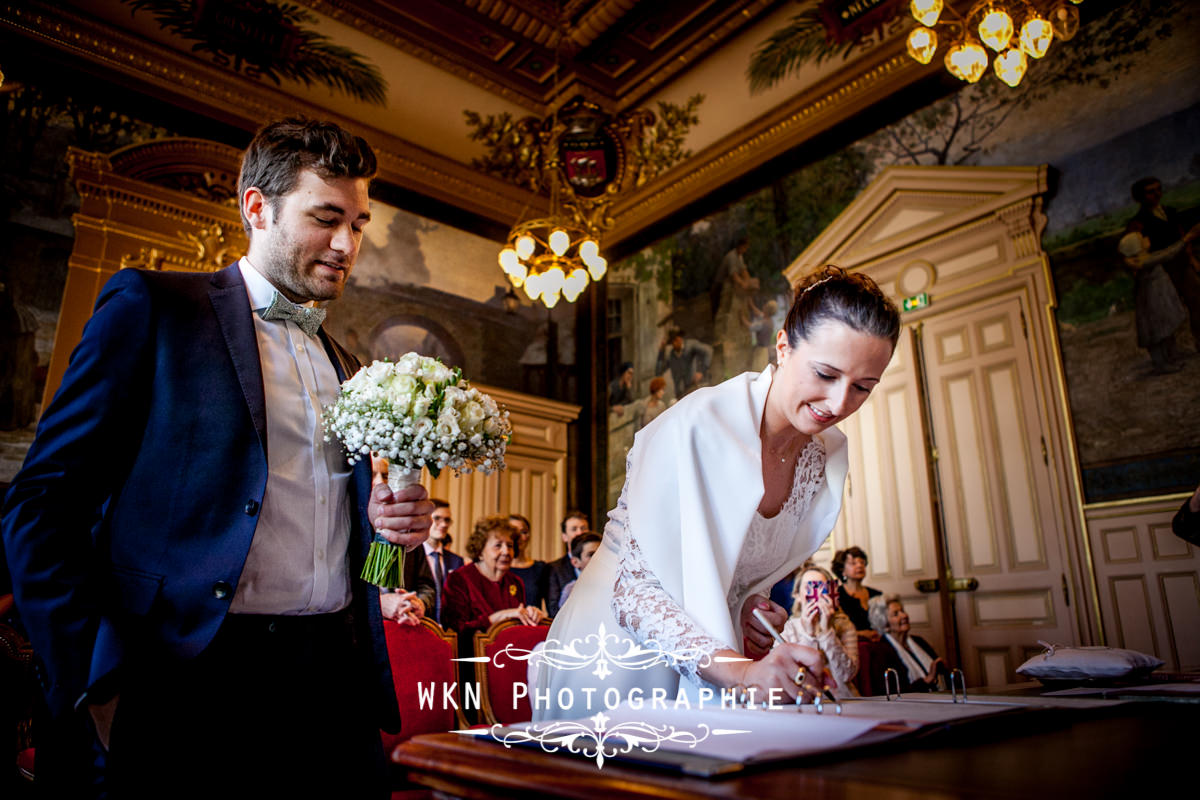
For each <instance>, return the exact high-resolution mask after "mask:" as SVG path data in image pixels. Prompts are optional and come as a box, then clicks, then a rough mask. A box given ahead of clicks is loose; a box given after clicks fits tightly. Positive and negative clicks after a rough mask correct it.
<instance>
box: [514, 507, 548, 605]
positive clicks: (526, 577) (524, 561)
mask: <svg viewBox="0 0 1200 800" xmlns="http://www.w3.org/2000/svg"><path fill="white" fill-rule="evenodd" d="M508 524H509V525H511V526H512V529H513V531H515V532H516V538H515V539H514V540H513V544H514V545H516V551H517V552H516V555H514V556H513V563H512V573H513V574H514V575H516V576H517V577H518V578H520V579H521V583H523V584H525V605H527V606H534V607H536V608H541V606H542V601H543V600H544V599H545V597H546V582H547V579H548V578H549V571H548V570H547V568H546V562H545V561H534V560H533V559H532V558H530V557H529V539H530V538H531V533H530V532H531V531H532V530H533V526H532V525H530V524H529V520H528V519H526V518H525V517H523V516H521V515H520V514H509V515H508Z"/></svg>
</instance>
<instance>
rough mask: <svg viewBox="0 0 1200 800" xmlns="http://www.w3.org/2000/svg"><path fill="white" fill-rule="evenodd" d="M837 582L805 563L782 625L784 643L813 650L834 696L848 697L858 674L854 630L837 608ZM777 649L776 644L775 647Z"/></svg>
mask: <svg viewBox="0 0 1200 800" xmlns="http://www.w3.org/2000/svg"><path fill="white" fill-rule="evenodd" d="M836 587H837V581H836V580H835V579H834V577H833V575H832V574H830V573H829V572H827V571H826V570H824V569H822V568H821V567H818V566H817V565H816V564H813V563H812V562H811V561H809V562H806V563H805V565H804V567H803V569H801V571H800V574H799V575H798V576H797V577H796V583H795V586H794V588H793V589H792V596H793V597H794V598H795V602H794V603H793V604H792V616H791V617H790V618H789V619H788V621H787V622H786V623H784V626H783V631H782V634H781V635H782V636H783V639H784V641H787V642H793V643H795V644H803V645H807V646H808V647H813V648H816V649H817V650H820V651H821V654H822V655H824V656H825V663H826V664H827V665H828V669H829V672H830V674H831V675H833V678H834V680H836V681H837V684H838V685H837V688H835V689H834V690H833V692H834V694H835V695H836V696H838V697H850V696H852V695H853V694H854V693H853V691H852V690H851V681H853V680H854V676H855V674H857V672H858V631H856V630H855V629H854V623H853V622H851V621H850V618H849V617H847V616H846V615H845V614H844V613H843V612H842V610H841V609H839V608H838V605H837V589H836ZM777 646H778V645H777Z"/></svg>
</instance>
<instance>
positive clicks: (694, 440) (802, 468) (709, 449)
mask: <svg viewBox="0 0 1200 800" xmlns="http://www.w3.org/2000/svg"><path fill="white" fill-rule="evenodd" d="M899 333H900V316H899V312H898V311H897V310H896V307H895V305H894V304H893V303H892V302H891V301H890V300H888V299H887V298H886V296H885V295H884V294H883V293H882V292H881V291H880V290H879V287H878V286H876V285H875V283H874V281H872V280H871V279H870V278H868V277H866V276H865V275H861V274H850V273H847V272H845V271H844V270H841V269H839V268H837V267H825V268H823V269H820V270H818V271H816V272H814V273H812V274H810V275H808V276H807V277H806V278H804V279H803V280H802V281H801V282H800V283H799V284H798V285H797V287H796V294H795V298H794V300H793V303H792V308H791V310H790V311H789V313H788V316H787V320H786V322H785V323H784V328H783V330H781V331H779V333H778V335H777V341H776V345H775V348H776V354H777V356H778V358H777V361H778V364H779V366H778V367H777V368H776V367H773V366H769V367H767V369H766V370H764V371H763V372H762V373H761V374H754V373H745V374H743V375H740V376H738V377H735V378H732V379H730V380H727V381H725V382H724V383H722V384H720V385H719V386H715V387H712V388H709V389H701V390H698V391H696V392H693V393H692V394H690V395H688V396H687V397H685V398H684V399H683V400H681V401H680V402H679V403H678V404H676V405H675V406H674V407H672V408H671V409H669V410H668V411H667V412H665V413H664V414H662V415H661V416H660V417H658V418H657V419H655V420H654V421H653V422H652V423H650V424H649V425H648V426H646V427H645V428H643V429H642V430H641V431H639V432H638V434H637V437H636V438H635V440H634V445H633V448H632V449H631V450H630V453H629V458H628V460H627V464H626V475H625V486H624V488H623V489H622V491H621V498H620V500H619V501H618V503H617V507H616V508H615V509H613V510H612V511H611V512H609V520H608V524H607V525H606V526H605V529H604V541H603V544H602V545H601V547H600V550H598V551H597V552H596V554H595V555H594V556H593V557H592V560H591V563H590V564H589V566H588V569H587V570H586V571H585V572H584V573H583V574H582V575H581V576H580V578H579V581H578V582H577V584H576V586H575V589H574V591H573V592H572V594H571V598H570V601H569V602H568V603H567V604H566V605H565V606H564V607H563V608H562V610H561V611H560V612H559V615H558V616H557V617H556V618H555V620H554V624H553V626H552V627H551V629H550V632H549V635H548V637H547V641H546V646H545V649H544V650H543V651H542V652H543V655H542V657H541V659H542V663H541V664H540V665H539V667H538V669H536V671H535V672H536V675H537V678H536V681H535V684H534V685H533V686H531V687H530V699H531V701H532V704H533V708H534V719H535V720H544V719H557V718H580V717H585V716H590V715H593V714H595V713H597V712H599V711H603V710H605V709H606V708H610V707H612V705H615V702H614V701H624V700H630V699H644V701H645V702H647V703H650V702H651V701H652V700H653V699H654V698H655V696H656V695H657V696H660V697H665V698H668V699H669V700H668V702H669V704H673V703H675V701H676V698H677V695H678V694H680V693H684V694H686V695H687V696H688V697H690V698H692V702H693V704H694V703H695V702H704V701H705V700H707V699H708V698H712V697H715V699H714V700H711V701H710V702H711V703H712V705H713V706H715V705H716V704H718V703H719V702H720V692H721V690H723V689H731V688H734V687H745V688H750V687H754V688H755V689H756V690H757V691H758V696H759V698H760V699H765V698H766V697H767V696H768V695H767V692H768V690H772V689H774V690H777V691H778V692H779V693H780V694H778V695H776V696H779V697H782V698H785V699H786V700H788V701H791V700H793V699H795V698H796V696H797V694H800V695H802V697H801V699H804V697H811V696H812V694H811V692H806V691H805V690H804V689H803V687H801V686H798V685H797V682H796V678H797V676H798V671H799V669H800V668H804V669H805V670H807V671H808V675H809V676H810V677H809V678H808V679H807V683H809V684H810V685H811V684H813V683H816V685H817V686H818V687H820V685H821V683H820V682H821V678H820V677H819V676H821V675H822V674H823V671H824V659H823V657H822V655H821V653H820V652H819V651H817V650H815V649H813V648H810V647H805V646H803V645H799V644H788V645H786V646H779V647H776V648H774V649H771V645H772V643H773V640H772V638H771V637H770V635H769V634H768V633H767V632H766V631H765V630H764V629H763V628H762V626H761V625H760V624H759V623H758V621H757V620H755V619H754V618H753V616H752V612H753V610H754V609H755V608H759V609H761V610H762V612H763V613H764V614H765V616H766V617H767V618H768V620H770V621H771V623H772V624H773V625H774V626H775V628H776V629H777V630H778V629H781V628H782V627H783V625H784V623H785V622H786V620H787V618H788V612H787V611H786V610H785V609H783V608H781V607H780V606H778V605H776V604H774V603H771V602H770V601H769V600H768V599H767V598H766V596H765V595H764V592H766V591H769V590H770V587H771V586H772V585H773V584H774V583H775V582H777V581H778V580H780V579H781V578H783V577H784V576H785V575H787V574H788V573H789V572H791V571H792V570H793V569H795V568H796V566H798V565H799V564H801V563H803V562H804V560H805V559H807V558H808V557H809V556H810V555H812V553H813V552H814V551H815V550H816V549H817V548H818V547H819V546H820V545H821V543H822V542H823V541H824V540H825V538H826V537H827V536H828V535H829V532H830V531H831V530H832V529H833V526H834V523H835V522H836V521H837V516H838V514H839V512H840V511H841V498H842V489H843V486H844V484H845V479H846V465H847V458H846V437H845V436H843V435H842V433H841V432H840V431H838V430H837V429H836V428H835V427H834V425H835V424H836V423H838V422H840V421H841V420H844V419H846V418H847V417H848V416H850V415H851V414H853V413H854V412H855V411H856V410H858V408H859V407H860V406H861V405H862V404H863V402H865V401H866V399H867V397H868V396H869V395H870V393H871V390H872V389H873V388H874V387H875V386H876V385H877V384H878V382H879V379H880V377H881V376H882V374H883V371H884V369H885V368H886V367H887V365H888V362H889V361H890V360H891V357H892V352H893V350H894V349H895V344H896V341H897V339H898V338H899ZM764 654H765V655H764ZM744 656H751V657H759V656H761V658H760V659H759V660H748V659H746V658H745V657H744ZM706 693H707V694H706ZM668 707H669V706H668Z"/></svg>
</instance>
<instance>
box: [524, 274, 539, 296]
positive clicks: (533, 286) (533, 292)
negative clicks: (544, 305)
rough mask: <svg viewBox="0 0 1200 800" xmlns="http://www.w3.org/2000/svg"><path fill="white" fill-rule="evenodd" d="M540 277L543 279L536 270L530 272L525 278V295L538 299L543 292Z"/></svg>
mask: <svg viewBox="0 0 1200 800" xmlns="http://www.w3.org/2000/svg"><path fill="white" fill-rule="evenodd" d="M540 279H541V276H540V275H538V274H537V273H536V272H534V273H532V274H530V276H529V277H528V278H526V279H525V295H526V296H527V297H528V298H529V299H530V300H537V299H538V295H540V294H541V293H542V287H541V280H540Z"/></svg>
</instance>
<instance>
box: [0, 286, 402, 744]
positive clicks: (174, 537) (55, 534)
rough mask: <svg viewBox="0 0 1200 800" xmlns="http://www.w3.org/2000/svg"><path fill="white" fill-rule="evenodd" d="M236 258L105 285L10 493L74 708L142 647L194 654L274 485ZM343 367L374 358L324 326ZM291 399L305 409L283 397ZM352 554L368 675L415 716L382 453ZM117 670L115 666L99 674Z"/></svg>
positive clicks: (47, 640) (358, 514)
mask: <svg viewBox="0 0 1200 800" xmlns="http://www.w3.org/2000/svg"><path fill="white" fill-rule="evenodd" d="M252 313H253V312H252V311H251V310H250V306H249V301H248V300H247V295H246V290H245V286H244V285H243V283H242V276H241V273H240V272H239V270H238V267H237V265H236V264H234V265H232V266H230V267H227V268H226V269H223V270H221V271H220V272H217V273H215V274H206V273H199V274H198V273H173V272H145V271H140V270H122V271H120V272H118V273H117V274H115V275H114V276H113V277H112V278H111V279H110V280H109V281H108V283H107V285H106V286H105V287H104V289H103V291H102V292H101V293H100V297H99V299H98V300H97V302H96V308H95V311H94V313H93V315H92V317H91V319H90V320H89V321H88V323H87V326H86V327H85V328H84V332H83V338H82V340H81V341H80V343H79V346H78V347H76V349H75V351H74V353H73V354H72V355H71V362H70V365H69V366H68V368H67V371H66V374H65V375H64V376H63V381H62V385H61V386H60V387H59V390H58V392H57V393H56V395H55V397H54V400H53V401H52V402H51V403H50V405H49V406H48V408H47V409H46V411H45V413H44V414H43V415H42V418H41V421H40V423H39V424H38V430H37V436H36V439H35V441H34V443H33V446H32V447H31V448H30V450H29V453H28V455H27V457H26V459H25V464H24V466H23V467H22V469H21V471H20V473H18V475H17V476H16V477H15V478H14V479H13V485H12V487H11V488H10V490H9V493H8V496H7V499H6V502H5V509H4V519H3V533H4V544H5V547H6V550H7V554H8V558H9V566H10V569H11V572H12V578H13V584H14V586H13V588H14V595H15V599H16V602H17V608H18V611H19V612H20V614H21V618H22V620H23V622H24V624H25V626H26V628H27V629H28V631H29V634H30V639H31V640H32V644H33V646H34V650H35V651H36V652H37V653H38V654H39V655H40V657H41V659H42V660H43V662H44V665H45V688H46V692H47V699H48V700H49V702H50V704H51V709H52V711H54V712H55V713H56V714H61V713H65V712H67V711H69V710H70V709H71V708H72V707H73V706H74V705H75V704H77V703H78V701H79V700H80V698H81V697H84V696H85V693H88V694H87V697H88V699H89V700H92V701H102V700H104V699H106V698H107V696H109V695H111V693H112V692H114V691H118V690H119V688H120V686H119V682H120V667H121V665H122V664H123V663H125V662H127V661H128V660H129V659H130V658H132V657H138V658H184V659H186V658H190V657H193V656H195V655H197V654H198V653H200V651H202V650H203V649H204V648H205V646H207V645H208V643H209V641H211V640H212V638H213V635H214V634H215V633H216V631H217V628H219V627H220V625H221V622H222V620H223V619H224V618H225V614H226V612H227V611H228V610H229V604H230V602H231V601H232V599H233V594H234V590H235V589H236V587H237V584H238V580H239V578H240V576H241V573H242V568H243V566H244V565H245V561H246V554H247V552H248V551H249V549H250V541H251V539H252V538H253V536H254V530H255V527H256V525H257V522H258V513H259V510H260V509H261V507H262V500H263V492H264V490H265V489H266V485H267V447H268V446H269V443H268V442H267V428H266V415H267V413H274V412H273V410H272V411H271V412H268V409H267V408H266V407H265V400H264V393H263V382H262V369H261V366H260V361H259V355H258V342H257V339H256V337H255V332H254V322H253V318H252ZM320 336H321V339H322V341H323V343H324V344H325V348H326V352H327V353H328V354H329V357H330V359H331V360H332V362H333V364H334V367H335V368H336V370H337V373H338V378H339V379H342V380H344V379H345V378H346V377H347V376H348V374H352V372H353V371H354V370H355V369H356V368H357V366H358V362H357V361H356V360H355V359H354V357H353V356H351V355H349V354H348V353H346V351H344V350H343V349H342V348H341V347H340V346H339V345H337V343H335V342H334V341H333V340H332V339H330V338H329V337H328V336H327V335H326V334H325V333H324V331H321V332H320ZM280 413H291V412H290V411H289V410H288V409H282V410H281V411H280ZM351 484H352V486H351V489H350V491H351V495H352V497H351V502H352V505H351V515H350V516H351V521H352V530H351V535H350V553H349V562H350V569H351V570H352V571H353V574H352V576H351V584H352V587H353V590H352V591H353V601H352V606H351V613H352V617H353V620H354V624H355V628H356V640H357V641H358V643H359V647H358V652H359V654H360V656H361V658H360V660H361V664H360V666H361V671H362V674H363V679H364V680H370V681H371V682H372V684H374V685H376V686H377V687H378V698H379V700H378V703H376V704H375V705H376V708H378V710H379V712H380V715H381V717H380V727H383V728H386V729H395V728H398V725H399V716H398V711H397V706H396V701H395V695H394V691H393V688H392V678H391V670H390V667H389V663H388V657H387V647H386V644H385V641H384V636H383V625H382V619H381V614H380V609H379V594H378V590H377V589H376V588H375V587H373V586H370V585H368V584H366V583H365V582H363V581H361V580H359V579H358V577H357V576H358V573H359V571H360V570H361V568H362V563H363V560H364V558H365V555H366V551H367V548H368V546H369V543H370V537H371V535H372V534H371V527H370V524H369V522H368V520H367V502H368V499H369V494H370V488H371V486H370V484H371V474H370V465H369V464H368V463H367V462H366V461H365V460H364V461H363V462H360V463H359V464H358V465H357V466H356V467H355V469H354V471H353V476H352V480H351ZM98 682H103V683H98Z"/></svg>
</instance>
